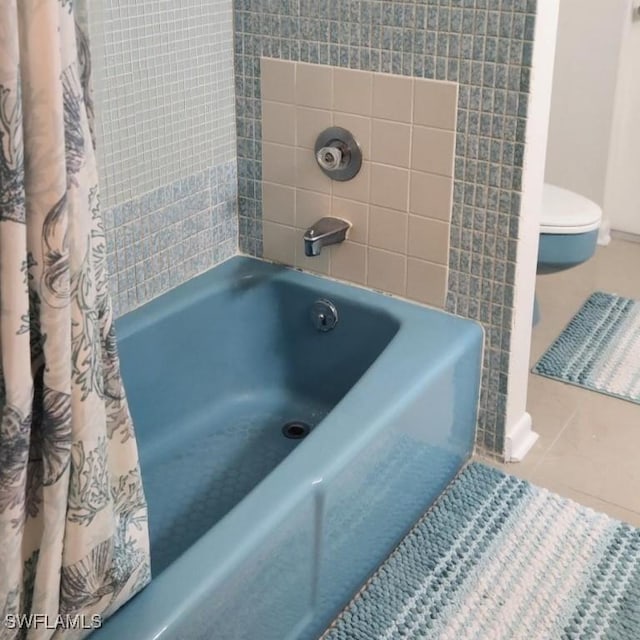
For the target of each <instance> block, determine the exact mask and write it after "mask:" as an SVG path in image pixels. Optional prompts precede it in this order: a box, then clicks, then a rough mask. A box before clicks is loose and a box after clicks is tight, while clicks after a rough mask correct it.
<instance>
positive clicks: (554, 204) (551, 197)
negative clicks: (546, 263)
mask: <svg viewBox="0 0 640 640" xmlns="http://www.w3.org/2000/svg"><path fill="white" fill-rule="evenodd" d="M601 220H602V209H601V208H600V207H599V206H598V205H597V204H596V203H595V202H593V201H592V200H589V199H588V198H585V197H584V196H581V195H580V194H578V193H575V192H573V191H569V190H568V189H563V188H562V187H556V186H555V185H553V184H546V183H545V185H544V188H543V192H542V217H541V222H540V233H555V234H576V233H587V232H589V231H594V230H595V229H597V228H598V227H599V226H600V222H601Z"/></svg>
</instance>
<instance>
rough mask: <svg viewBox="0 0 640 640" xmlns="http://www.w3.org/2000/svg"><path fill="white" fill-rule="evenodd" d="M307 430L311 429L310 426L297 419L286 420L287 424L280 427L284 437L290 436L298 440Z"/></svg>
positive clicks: (306, 433)
mask: <svg viewBox="0 0 640 640" xmlns="http://www.w3.org/2000/svg"><path fill="white" fill-rule="evenodd" d="M309 431H311V427H310V426H309V425H308V424H307V423H306V422H300V421H299V420H293V421H292V422H287V424H285V425H284V427H282V435H284V437H285V438H291V439H292V440H300V439H301V438H304V437H305V436H306V435H308V433H309Z"/></svg>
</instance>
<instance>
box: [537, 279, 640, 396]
mask: <svg viewBox="0 0 640 640" xmlns="http://www.w3.org/2000/svg"><path fill="white" fill-rule="evenodd" d="M532 371H533V372H534V373H537V374H539V375H541V376H545V377H547V378H553V379H554V380H560V381H562V382H568V383H570V384H574V385H576V386H579V387H584V388H585V389H590V390H592V391H598V392H600V393H604V394H607V395H610V396H613V397H615V398H621V399H623V400H629V401H630V402H636V403H638V404H640V302H637V301H635V300H630V299H629V298H622V297H621V296H616V295H613V294H610V293H602V292H597V293H594V294H593V295H591V296H590V297H589V299H588V300H587V301H586V302H585V303H584V304H583V305H582V308H581V309H580V311H578V313H576V315H575V316H574V317H573V318H572V319H571V322H569V324H568V325H567V327H566V328H565V329H564V331H563V332H562V333H561V334H560V336H559V337H558V338H556V340H555V342H554V343H553V344H552V345H551V346H550V347H549V349H548V350H547V351H546V353H545V354H544V355H543V356H542V357H541V358H540V360H538V362H537V364H536V365H535V366H534V367H533V369H532Z"/></svg>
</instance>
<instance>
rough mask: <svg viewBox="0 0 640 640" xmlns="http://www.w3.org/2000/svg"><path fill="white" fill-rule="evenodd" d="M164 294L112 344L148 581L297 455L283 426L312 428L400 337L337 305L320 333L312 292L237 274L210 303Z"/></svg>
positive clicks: (357, 308) (346, 304)
mask: <svg viewBox="0 0 640 640" xmlns="http://www.w3.org/2000/svg"><path fill="white" fill-rule="evenodd" d="M271 275H272V274H271ZM172 295H174V296H177V297H180V296H182V298H181V299H176V300H175V303H174V304H172V301H171V300H170V299H169V300H167V299H166V297H165V296H163V297H162V298H159V299H158V300H157V301H155V303H151V304H150V305H146V306H145V307H143V308H142V309H140V310H139V311H137V312H133V313H131V314H128V316H127V317H126V321H124V323H123V325H124V326H123V327H122V329H123V331H122V332H121V333H122V334H123V335H122V336H121V339H120V341H119V349H120V358H121V366H122V375H123V378H124V381H125V386H126V389H127V393H128V397H129V402H130V408H131V412H132V415H133V418H134V422H135V424H136V435H137V438H138V443H139V449H140V460H141V466H142V474H143V481H144V487H145V492H146V496H147V501H148V504H149V526H150V536H151V548H152V570H153V573H154V575H157V574H158V573H159V572H161V571H162V570H163V569H165V568H166V567H167V566H168V565H169V564H171V563H172V562H173V561H174V560H175V559H176V558H177V557H178V556H179V555H181V553H182V552H183V551H185V550H186V549H187V548H188V547H190V546H191V545H192V544H193V543H194V542H195V541H196V540H197V539H198V538H200V537H201V536H202V535H203V534H204V533H206V531H208V530H209V529H210V528H211V527H212V526H213V525H214V524H215V523H216V522H218V521H219V520H220V519H221V518H222V517H223V516H224V515H225V514H226V513H228V512H229V511H230V510H231V509H232V508H233V507H234V506H235V505H236V504H237V503H238V502H240V500H242V498H243V497H244V496H245V495H247V494H248V493H249V492H250V491H251V490H252V489H253V488H254V487H255V486H256V485H257V484H258V483H259V482H260V481H261V480H262V479H263V478H264V477H265V476H266V475H267V474H269V472H270V471H271V470H273V469H274V468H275V467H276V466H277V465H278V464H279V463H280V462H281V461H282V460H283V459H284V458H285V457H286V456H287V455H288V454H289V453H290V452H291V451H292V450H293V449H294V448H295V447H296V446H298V444H299V443H300V442H301V441H302V440H299V439H291V438H287V437H285V436H284V434H283V431H282V429H283V425H285V424H286V423H288V422H290V421H300V422H303V423H306V424H307V425H308V426H309V427H310V429H311V431H313V428H314V427H315V426H316V425H317V424H318V423H319V422H320V421H321V420H322V419H323V418H324V417H325V416H326V415H327V414H328V413H329V412H330V411H331V410H332V408H333V407H334V406H335V405H336V404H337V403H338V402H339V401H340V400H341V399H342V398H343V397H344V396H345V394H346V393H347V392H348V391H349V390H350V389H351V388H352V387H353V385H354V384H355V383H356V382H357V381H358V380H359V379H360V378H361V376H362V375H363V373H364V372H365V371H366V370H367V369H368V368H369V366H370V365H371V364H372V363H373V362H374V361H375V359H376V358H377V357H378V355H379V354H380V353H381V352H382V351H383V350H384V348H385V347H386V345H387V344H389V342H390V341H391V340H392V338H393V336H394V335H395V334H396V333H397V331H398V329H399V322H398V321H397V320H396V319H395V318H394V317H393V316H391V315H389V314H387V313H385V312H384V311H382V310H380V309H376V308H373V307H372V308H367V307H366V306H364V305H362V304H356V303H354V302H352V301H350V300H349V299H348V297H340V296H337V297H334V298H333V299H332V301H333V302H334V303H335V305H336V307H337V308H338V311H339V322H338V325H337V326H336V328H335V329H334V330H332V331H329V332H326V333H323V332H319V331H318V330H317V329H315V328H314V326H313V324H312V322H311V319H310V308H311V305H312V304H313V302H314V301H315V300H316V299H317V298H318V294H317V292H314V290H313V289H312V288H309V287H307V286H304V285H300V284H297V283H291V282H280V281H278V280H277V278H273V277H260V276H259V275H258V276H252V277H248V276H245V277H242V275H241V274H239V277H238V278H236V279H235V280H234V285H233V286H232V287H227V288H220V289H218V290H217V291H216V292H215V293H214V294H213V295H206V296H202V295H199V296H192V297H191V298H190V297H189V295H188V291H187V293H186V294H185V293H184V289H183V290H181V291H179V292H177V293H176V292H170V293H168V294H166V296H172ZM163 298H165V299H164V300H163ZM154 310H157V311H158V313H154ZM151 318H153V321H151V320H150V319H151Z"/></svg>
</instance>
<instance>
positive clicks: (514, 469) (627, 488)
mask: <svg viewBox="0 0 640 640" xmlns="http://www.w3.org/2000/svg"><path fill="white" fill-rule="evenodd" d="M597 290H601V291H607V292H609V293H617V294H619V295H623V296H628V297H631V298H635V299H638V300H640V243H634V242H628V241H623V240H613V242H612V243H611V244H610V245H609V246H607V247H598V250H597V252H596V255H595V256H594V258H593V259H592V260H590V261H589V262H588V263H585V264H584V265H581V266H580V267H577V268H575V269H571V270H568V271H565V272H563V273H559V274H552V275H544V276H538V281H537V294H538V300H539V302H540V306H541V309H542V320H541V322H540V323H539V324H538V326H537V327H535V329H534V330H533V338H532V346H531V364H532V365H533V364H534V363H535V362H536V361H537V359H538V358H539V357H540V356H541V355H542V354H543V353H544V351H545V349H546V348H547V347H548V346H549V344H550V343H551V342H552V341H553V340H554V339H555V338H556V337H557V336H558V335H559V333H560V332H561V331H562V329H563V328H564V327H565V325H566V324H567V323H568V322H569V320H570V319H571V317H572V316H573V314H574V313H575V312H576V311H577V310H578V309H579V307H580V306H581V304H582V303H583V302H584V300H586V298H587V297H588V296H589V295H590V294H591V293H592V292H593V291H597ZM639 364H640V363H639ZM528 408H529V412H530V413H531V415H532V417H533V421H534V429H535V430H536V431H537V432H538V433H539V434H540V438H539V439H538V442H537V443H536V444H535V445H534V447H533V449H532V450H531V451H530V452H529V455H528V456H527V457H526V458H525V460H523V461H522V462H520V463H513V464H503V465H499V466H500V467H501V468H502V469H504V470H505V471H507V472H508V473H511V474H513V475H516V476H520V477H522V478H525V479H527V480H529V481H531V482H533V483H534V484H537V485H539V486H543V487H546V488H548V489H551V490H553V491H555V492H557V493H559V494H561V495H564V496H567V497H569V498H572V499H573V500H576V501H577V502H580V503H582V504H585V505H587V506H589V507H592V508H594V509H597V510H599V511H603V512H605V513H608V514H609V515H611V516H613V517H615V518H619V519H620V520H624V521H626V522H629V523H631V524H633V525H636V526H639V527H640V405H637V404H633V403H630V402H625V401H624V400H617V399H615V398H611V397H609V396H606V395H603V394H600V393H595V392H593V391H586V390H584V389H581V388H578V387H574V386H571V385H566V384H563V383H561V382H557V381H554V380H547V379H545V378H542V377H540V376H537V375H533V374H530V376H529V400H528Z"/></svg>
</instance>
